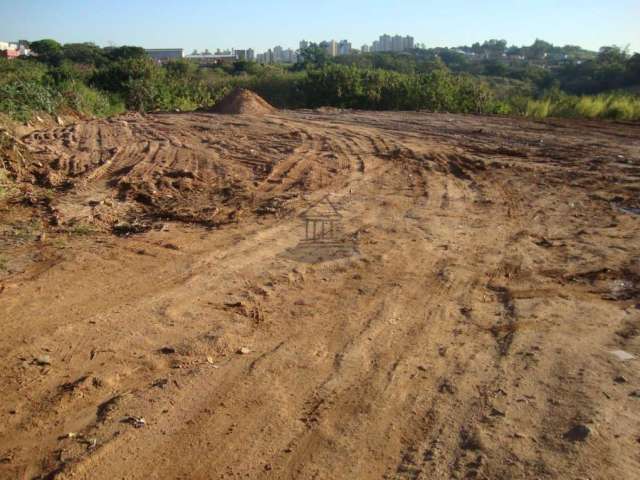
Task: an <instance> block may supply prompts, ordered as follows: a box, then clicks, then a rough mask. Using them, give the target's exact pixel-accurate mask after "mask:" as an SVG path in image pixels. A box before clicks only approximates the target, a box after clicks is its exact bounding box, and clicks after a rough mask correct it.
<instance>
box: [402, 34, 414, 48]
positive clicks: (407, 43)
mask: <svg viewBox="0 0 640 480" xmlns="http://www.w3.org/2000/svg"><path fill="white" fill-rule="evenodd" d="M414 48H415V46H414V41H413V37H412V36H411V35H407V36H406V37H404V49H405V50H413V49H414Z"/></svg>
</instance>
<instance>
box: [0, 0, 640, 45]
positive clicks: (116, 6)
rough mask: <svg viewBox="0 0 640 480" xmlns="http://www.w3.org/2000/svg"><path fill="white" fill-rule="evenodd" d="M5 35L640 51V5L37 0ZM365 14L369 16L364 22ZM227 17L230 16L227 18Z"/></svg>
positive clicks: (9, 13)
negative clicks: (491, 43)
mask: <svg viewBox="0 0 640 480" xmlns="http://www.w3.org/2000/svg"><path fill="white" fill-rule="evenodd" d="M0 15H1V16H2V18H3V19H5V21H4V22H3V23H4V25H3V32H2V36H3V39H4V40H18V39H22V38H25V39H29V40H37V39H41V38H54V39H56V40H58V41H60V42H62V43H73V42H93V43H96V44H98V45H101V46H108V45H111V44H113V45H139V46H142V47H144V48H169V47H181V48H184V49H185V51H191V50H193V49H196V48H197V49H199V50H200V49H205V48H208V49H210V50H212V49H213V50H215V49H216V48H220V49H222V50H225V49H231V48H241V49H247V48H253V49H254V50H255V51H256V52H264V51H267V50H268V49H269V48H273V47H274V46H277V45H280V46H282V47H283V48H285V49H287V48H291V49H294V50H295V49H297V42H298V41H299V39H303V38H307V39H311V40H314V41H316V42H319V41H322V40H323V39H326V40H329V39H334V40H335V41H340V40H342V39H345V38H347V39H349V41H350V42H351V43H352V44H353V46H354V47H355V48H358V49H359V48H360V47H361V46H362V45H363V44H370V43H371V42H372V40H373V39H374V38H376V37H377V36H378V35H380V34H381V33H384V32H388V33H389V34H390V35H393V34H394V32H411V34H412V35H413V36H415V38H416V42H423V43H425V44H426V46H427V47H458V46H462V45H470V44H472V43H473V42H477V41H480V42H482V41H483V40H488V39H491V38H501V39H502V38H504V39H506V40H507V41H508V42H509V44H510V45H530V44H531V43H533V41H535V39H536V38H541V39H544V40H546V41H549V42H551V43H553V44H556V45H566V44H571V45H579V46H582V47H584V48H588V49H591V50H597V49H598V48H599V47H601V46H604V45H620V46H623V47H624V46H627V45H629V46H630V49H631V50H632V51H640V31H639V30H638V29H637V28H636V27H635V25H634V24H635V22H634V19H637V18H640V4H638V2H637V1H631V0H611V1H610V2H607V4H606V5H604V4H603V2H599V1H595V0H587V1H583V2H577V1H567V2H562V4H561V5H558V4H557V2H554V1H551V0H538V1H535V2H534V1H521V2H518V3H517V4H516V5H514V3H513V2H507V1H502V0H487V1H486V2H485V3H483V5H482V8H479V7H478V5H477V3H474V2H471V1H470V0H467V1H450V2H447V3H446V4H443V3H441V2H428V1H426V2H425V1H422V2H418V1H413V0H408V1H406V2H403V4H402V5H401V6H396V5H393V4H392V3H391V2H388V1H384V2H383V1H376V0H370V1H368V2H363V1H351V2H337V1H335V0H330V1H327V2H324V3H323V5H321V6H320V7H316V8H314V9H313V10H311V9H310V7H305V6H300V5H299V4H298V3H297V2H293V1H288V0H280V1H275V2H270V4H269V5H268V8H265V5H264V4H263V3H261V2H257V1H255V0H247V1H246V2H243V4H242V5H240V4H236V3H234V2H231V1H227V0H224V1H218V2H215V4H212V2H206V1H204V0H185V1H184V2H182V3H180V4H172V3H169V2H166V3H162V4H160V5H158V2H152V1H151V0H138V1H129V2H125V1H121V0H114V1H112V2H109V3H103V2H98V1H96V0H88V1H80V0H60V1H59V2H56V3H55V4H54V3H49V2H42V1H38V0H23V1H22V2H18V3H13V2H2V3H0ZM363 16H365V17H366V20H367V21H366V22H363V21H362V19H363V18H365V17H363ZM221 18H223V19H224V21H221V20H220V19H221Z"/></svg>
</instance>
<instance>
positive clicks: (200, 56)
mask: <svg viewBox="0 0 640 480" xmlns="http://www.w3.org/2000/svg"><path fill="white" fill-rule="evenodd" d="M236 52H237V51H236ZM184 58H185V59H186V60H190V61H192V62H195V63H197V64H198V65H200V66H201V67H206V66H215V65H222V64H224V63H233V62H235V61H236V60H238V57H237V55H236V53H211V52H209V50H205V51H204V53H196V54H195V55H194V54H192V55H187V56H185V57H184Z"/></svg>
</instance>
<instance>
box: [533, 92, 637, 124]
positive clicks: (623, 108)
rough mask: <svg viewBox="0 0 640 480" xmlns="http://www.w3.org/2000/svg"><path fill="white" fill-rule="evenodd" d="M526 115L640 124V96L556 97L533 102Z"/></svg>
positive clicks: (617, 94) (612, 94)
mask: <svg viewBox="0 0 640 480" xmlns="http://www.w3.org/2000/svg"><path fill="white" fill-rule="evenodd" d="M525 115H526V116H528V117H534V118H546V117H568V118H589V119H610V120H630V121H633V120H640V96H636V95H631V94H627V93H610V94H601V95H590V96H580V97H578V96H572V95H564V94H560V95H553V96H552V97H547V98H543V99H540V100H529V101H528V103H527V109H526V112H525Z"/></svg>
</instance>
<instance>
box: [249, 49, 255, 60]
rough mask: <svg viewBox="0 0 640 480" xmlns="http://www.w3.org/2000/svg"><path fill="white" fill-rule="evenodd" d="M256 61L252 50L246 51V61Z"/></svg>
mask: <svg viewBox="0 0 640 480" xmlns="http://www.w3.org/2000/svg"><path fill="white" fill-rule="evenodd" d="M255 59H256V52H254V51H253V48H248V49H247V60H248V61H250V62H253V61H254V60H255Z"/></svg>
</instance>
